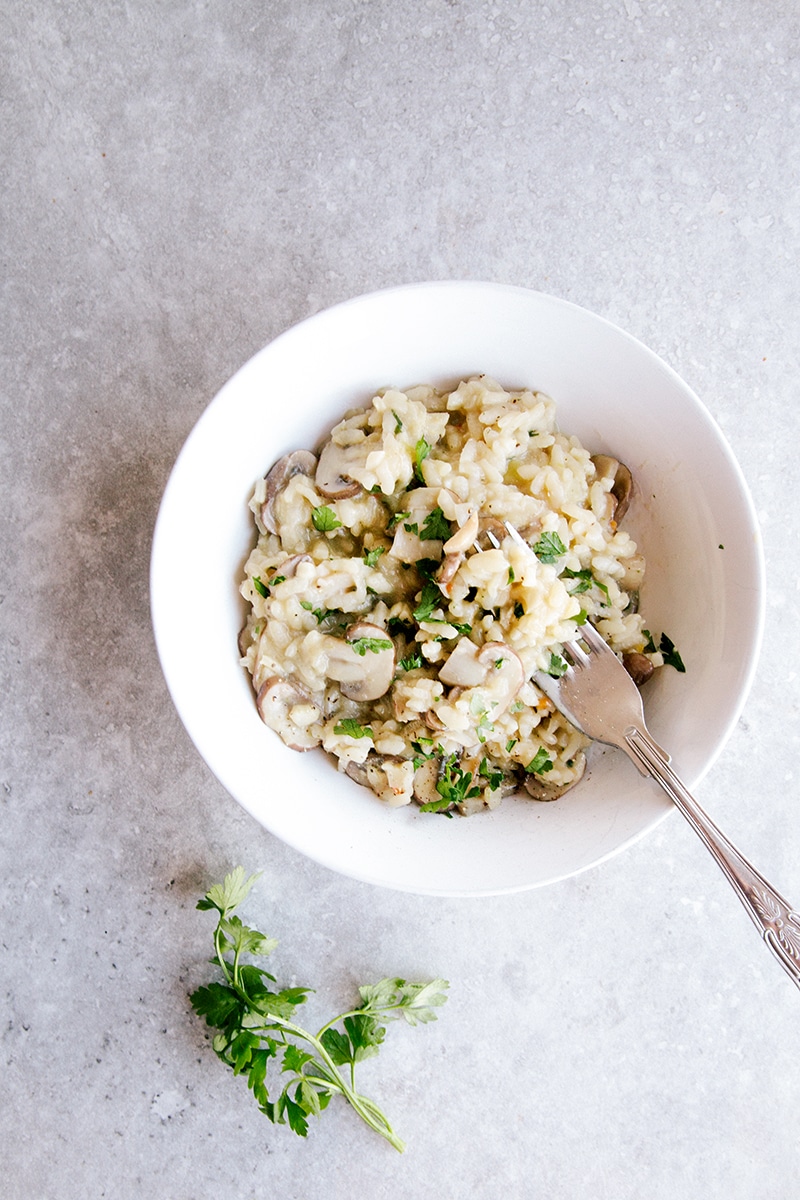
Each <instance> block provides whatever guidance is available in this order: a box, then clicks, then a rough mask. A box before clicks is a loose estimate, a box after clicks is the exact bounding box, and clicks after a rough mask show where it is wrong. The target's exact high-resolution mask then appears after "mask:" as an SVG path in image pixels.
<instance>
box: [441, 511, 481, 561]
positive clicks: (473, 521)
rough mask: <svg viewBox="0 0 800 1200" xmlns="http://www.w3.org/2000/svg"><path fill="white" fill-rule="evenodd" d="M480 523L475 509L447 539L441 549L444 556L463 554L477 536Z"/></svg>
mask: <svg viewBox="0 0 800 1200" xmlns="http://www.w3.org/2000/svg"><path fill="white" fill-rule="evenodd" d="M479 525H480V521H479V518H478V512H477V509H476V510H475V511H474V512H471V513H470V515H469V516H468V517H467V519H466V521H465V522H464V524H463V525H462V526H461V528H460V529H457V530H456V532H455V533H454V534H453V536H452V537H451V538H448V539H447V541H446V542H445V544H444V546H443V547H442V549H443V550H444V552H445V554H464V553H465V551H467V550H469V548H470V546H471V545H472V544H473V542H474V541H475V539H476V537H477V536H478V528H479Z"/></svg>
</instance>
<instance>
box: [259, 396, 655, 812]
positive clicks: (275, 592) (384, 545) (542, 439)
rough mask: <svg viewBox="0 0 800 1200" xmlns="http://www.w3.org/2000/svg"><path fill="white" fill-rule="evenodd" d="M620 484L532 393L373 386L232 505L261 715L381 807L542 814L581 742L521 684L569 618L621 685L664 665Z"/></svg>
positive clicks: (556, 655)
mask: <svg viewBox="0 0 800 1200" xmlns="http://www.w3.org/2000/svg"><path fill="white" fill-rule="evenodd" d="M631 489H632V481H631V476H630V472H629V471H628V469H627V468H626V467H624V466H623V465H622V464H621V463H619V462H617V461H616V459H613V458H610V457H608V456H605V455H592V454H591V453H590V452H589V451H588V450H585V449H584V448H583V446H582V445H581V444H580V442H579V441H578V440H577V439H576V438H574V437H570V436H568V435H566V434H562V433H560V432H558V430H557V428H556V419H555V406H554V403H553V401H552V400H551V399H550V398H549V397H548V396H546V395H543V394H542V393H540V392H534V391H529V390H524V389H523V390H520V391H505V390H504V389H503V388H502V387H501V386H500V385H499V384H498V383H496V382H495V381H494V380H492V379H489V378H486V377H481V378H473V379H468V380H466V381H464V382H462V383H460V384H459V385H458V387H456V388H455V389H454V390H452V391H439V390H436V389H435V388H433V387H428V386H420V387H413V388H410V389H409V390H407V391H405V392H403V391H398V390H395V389H392V388H389V389H386V390H385V391H381V392H379V393H378V394H377V395H376V396H375V397H374V398H373V399H372V402H371V404H370V405H369V406H368V407H366V408H361V409H356V410H353V411H351V412H349V413H348V414H347V416H345V418H344V419H343V420H342V421H340V422H339V424H338V425H337V426H336V427H335V428H334V430H333V431H332V433H331V435H330V437H329V438H328V440H327V441H326V443H325V444H324V446H323V448H322V451H321V453H320V454H319V456H317V455H315V454H312V453H311V452H310V451H307V450H297V451H294V452H293V453H291V454H288V455H286V456H285V457H284V458H282V459H280V460H279V461H278V462H277V463H276V464H275V465H274V466H273V467H272V469H271V470H270V471H269V473H268V474H267V476H266V478H265V479H262V480H260V481H259V483H258V484H257V486H256V489H255V492H254V495H253V497H252V500H251V502H250V507H251V508H252V510H253V513H254V515H255V521H256V525H257V527H258V542H257V545H256V547H255V549H254V550H253V551H252V553H251V554H250V557H249V559H248V561H247V565H246V568H245V571H246V577H245V580H244V582H243V584H242V587H241V592H242V595H243V596H244V598H245V599H246V600H247V602H248V604H249V605H250V606H251V607H250V612H249V615H248V618H247V623H246V625H245V627H244V629H243V630H242V634H241V639H240V650H241V653H242V656H243V658H242V661H243V663H244V665H245V666H246V667H247V670H248V671H249V672H250V674H251V675H252V679H253V686H254V688H255V692H256V704H257V706H258V711H259V713H260V715H261V717H262V719H263V720H264V721H265V723H266V724H267V725H268V726H269V727H270V728H271V729H273V730H275V732H276V733H278V734H279V735H280V736H281V738H282V739H283V741H284V742H285V743H286V744H287V745H288V746H290V747H292V749H295V750H310V749H312V748H314V747H316V746H320V745H321V746H323V747H324V749H325V750H327V751H328V752H329V753H330V754H333V755H335V757H336V758H337V759H338V763H339V769H340V770H343V771H346V772H347V774H348V775H350V776H351V777H352V778H353V779H355V780H357V781H358V782H359V783H362V784H365V785H366V786H367V787H369V788H371V789H372V790H373V791H374V792H375V793H376V794H377V795H378V796H379V797H380V799H382V800H384V801H386V802H387V803H388V804H390V805H403V804H408V803H410V802H411V801H415V802H416V803H417V804H419V805H420V806H421V808H422V809H423V810H425V811H428V812H449V811H458V812H460V813H462V814H469V813H473V812H476V811H478V810H480V809H482V808H493V807H495V806H496V805H497V804H498V803H499V802H500V799H501V797H502V796H503V795H505V794H508V793H509V792H513V791H518V790H520V789H521V788H522V789H524V790H525V791H526V792H527V793H528V794H529V795H530V796H532V797H533V798H534V799H537V800H552V799H555V798H556V797H557V796H559V795H561V794H562V793H563V792H564V791H566V789H567V788H569V787H571V786H572V785H573V784H575V783H576V782H577V781H578V780H579V779H580V778H581V775H582V774H583V771H584V767H585V761H586V760H585V756H584V752H585V750H586V747H587V745H588V740H587V739H586V738H585V737H584V735H583V734H581V733H580V732H579V731H577V730H576V729H575V728H574V727H573V726H571V725H570V724H569V722H568V721H567V720H566V718H565V717H564V716H562V714H561V713H560V712H558V711H557V710H555V709H554V707H553V705H552V703H551V702H550V701H549V700H548V699H547V698H546V697H545V696H544V695H543V693H542V692H541V691H540V690H539V689H538V688H537V687H536V685H535V684H534V683H533V681H532V676H533V674H534V673H535V672H536V671H547V672H549V673H551V674H555V675H559V674H561V673H563V671H564V670H565V669H566V663H565V660H564V659H563V657H562V654H561V651H562V643H563V642H565V641H568V640H570V639H574V638H576V637H578V636H580V626H581V625H582V624H583V622H585V621H587V620H589V621H591V622H592V623H593V624H594V625H596V626H597V629H598V630H599V631H600V633H601V634H602V635H603V637H604V638H605V639H606V641H607V642H608V643H609V644H610V645H611V647H612V648H613V649H614V650H615V651H616V652H617V653H618V654H619V655H620V656H621V657H622V660H623V662H624V663H625V665H626V666H627V667H628V669H629V671H630V673H631V674H632V675H633V676H634V678H635V679H636V680H637V682H642V681H643V680H644V679H645V678H647V676H648V675H649V674H651V673H652V671H653V669H654V667H658V666H661V665H662V663H663V656H662V654H661V653H660V652H659V651H658V650H657V649H656V648H655V646H654V645H653V643H652V641H651V639H650V636H649V634H648V633H647V631H646V630H645V628H644V621H643V618H642V616H641V615H640V614H639V613H638V611H637V608H638V604H637V601H638V590H639V587H640V584H641V582H642V578H643V575H644V560H643V558H642V555H641V554H639V553H638V551H637V548H636V544H635V543H634V542H633V541H632V539H631V537H630V536H629V534H628V533H626V532H625V531H624V530H623V529H621V528H620V522H621V521H622V518H623V517H624V515H625V511H626V510H627V507H628V503H629V499H630V495H631ZM506 522H508V525H510V526H512V527H513V528H512V532H511V533H510V532H509V529H508V526H507V525H506ZM515 531H519V533H520V534H521V538H515V537H514V536H513V533H514V532H515Z"/></svg>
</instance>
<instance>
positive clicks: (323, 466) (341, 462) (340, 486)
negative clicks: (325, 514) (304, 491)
mask: <svg viewBox="0 0 800 1200" xmlns="http://www.w3.org/2000/svg"><path fill="white" fill-rule="evenodd" d="M348 451H349V454H348ZM352 453H353V451H352V447H351V446H348V447H344V446H340V445H338V443H337V442H334V441H328V442H326V443H325V446H324V447H323V449H322V453H321V454H320V456H319V463H318V465H317V474H316V478H315V480H314V482H315V484H316V486H317V491H318V492H321V493H322V495H323V496H325V497H326V498H327V499H328V500H346V499H348V498H349V497H350V496H355V495H357V494H358V493H359V492H360V491H361V484H360V483H357V482H356V481H355V479H351V478H350V477H349V476H348V475H347V470H348V467H349V466H351V465H352V461H353V460H352Z"/></svg>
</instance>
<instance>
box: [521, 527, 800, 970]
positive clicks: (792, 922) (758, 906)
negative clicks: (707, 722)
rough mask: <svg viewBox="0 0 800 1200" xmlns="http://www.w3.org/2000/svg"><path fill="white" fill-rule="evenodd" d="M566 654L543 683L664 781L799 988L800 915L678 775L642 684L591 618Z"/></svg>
mask: <svg viewBox="0 0 800 1200" xmlns="http://www.w3.org/2000/svg"><path fill="white" fill-rule="evenodd" d="M515 532H516V531H515ZM512 536H513V535H512ZM564 651H565V654H566V656H567V658H568V660H569V662H568V666H567V670H566V672H565V673H564V674H563V675H561V676H560V677H559V678H554V677H553V676H552V675H547V674H545V673H544V672H541V671H540V672H537V673H536V675H535V676H534V679H535V681H536V683H537V685H538V686H539V687H540V688H541V690H542V691H543V692H544V693H545V694H546V695H547V696H548V697H549V698H550V700H552V702H553V704H555V706H556V707H557V708H559V709H560V710H561V711H562V712H563V713H564V715H565V716H566V717H567V719H568V720H569V721H571V722H572V724H573V725H576V726H577V728H578V729H580V730H582V731H583V732H584V733H585V734H586V736H587V737H590V738H592V739H593V740H595V741H598V742H605V743H606V744H607V745H609V746H616V747H618V748H619V749H620V750H624V751H625V753H626V754H627V755H628V757H629V758H630V759H631V761H632V762H633V764H634V766H635V767H637V769H638V770H639V771H640V772H641V774H642V775H645V776H649V777H650V778H651V779H655V781H656V783H658V784H660V786H661V787H662V788H663V789H664V791H665V792H666V793H667V795H668V796H669V798H670V800H672V801H673V803H674V804H675V805H676V806H677V808H679V809H680V811H681V812H682V813H683V815H684V817H686V820H687V821H688V822H689V824H690V825H691V826H692V828H693V829H694V831H695V833H697V834H699V836H700V838H701V839H702V840H703V842H704V843H705V845H706V846H707V848H708V849H709V850H710V851H711V853H712V854H713V856H714V858H715V859H716V861H717V863H718V865H719V866H720V867H721V868H722V870H723V871H724V872H725V874H726V875H727V877H728V879H729V881H730V883H731V884H732V885H733V888H734V890H735V891H736V893H737V895H738V896H739V899H740V900H741V901H742V903H743V904H744V906H745V908H746V909H747V912H748V913H749V914H750V917H751V918H752V920H753V922H754V923H755V925H756V928H757V929H758V930H760V932H761V934H762V936H763V938H764V941H765V942H766V943H767V945H768V946H769V948H770V950H772V952H773V954H774V955H775V957H776V958H777V959H778V962H779V963H780V964H781V966H782V967H783V969H784V971H786V973H787V974H788V975H789V977H790V979H792V980H793V981H794V982H795V983H796V984H797V986H798V987H800V913H798V912H797V911H796V910H795V909H793V908H792V907H791V905H790V904H788V903H787V901H786V900H784V899H783V897H782V896H781V895H779V893H778V892H776V891H775V889H774V888H773V887H772V886H771V884H769V883H767V881H766V879H765V878H764V877H763V875H760V874H759V873H758V871H756V869H755V867H753V866H752V865H751V864H750V863H749V862H748V861H747V859H746V858H745V857H744V855H743V854H741V853H740V852H739V850H737V849H736V847H735V846H734V845H733V843H732V842H730V841H729V840H728V838H726V837H725V835H724V833H722V832H721V831H720V830H719V829H718V828H717V826H716V825H715V824H714V822H713V821H712V820H711V818H710V817H709V816H708V815H707V814H706V813H705V812H704V811H703V809H702V808H701V807H700V805H699V804H698V803H697V801H696V800H695V799H694V797H693V796H692V795H691V794H690V792H689V791H688V789H687V788H686V786H685V785H684V784H683V783H682V782H681V780H680V779H679V778H678V776H677V775H676V774H675V772H674V771H673V769H672V767H671V766H670V757H669V755H668V754H667V753H666V751H665V750H662V748H661V747H660V746H659V745H658V744H657V743H656V742H655V741H654V740H653V738H652V737H651V736H650V734H649V732H648V730H647V726H646V725H645V720H644V709H643V708H642V698H641V696H640V695H639V689H638V688H637V686H636V684H635V683H634V682H633V680H632V679H631V677H630V675H629V674H628V672H627V671H626V670H625V668H624V666H623V665H622V663H621V662H620V660H619V659H618V658H617V656H616V654H615V653H614V651H613V650H612V649H611V648H610V647H609V646H608V645H607V644H606V642H605V641H604V640H603V638H602V637H601V635H600V634H599V633H598V632H597V630H596V629H595V628H594V626H593V625H590V624H589V623H588V621H587V623H586V624H585V625H583V626H581V632H580V639H579V640H578V641H574V642H567V643H566V644H565V646H564Z"/></svg>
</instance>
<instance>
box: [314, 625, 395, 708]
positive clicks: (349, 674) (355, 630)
mask: <svg viewBox="0 0 800 1200" xmlns="http://www.w3.org/2000/svg"><path fill="white" fill-rule="evenodd" d="M325 650H326V652H327V655H328V665H327V667H326V670H325V674H326V675H327V676H328V678H329V679H335V680H336V681H337V682H338V683H339V684H340V690H341V693H342V695H343V696H346V697H347V699H348V700H358V701H363V700H377V699H378V697H379V696H383V695H384V694H385V693H386V692H387V691H388V690H389V687H390V686H391V682H392V679H393V678H394V656H395V652H394V643H393V642H392V640H391V638H390V637H389V635H388V634H387V632H386V630H385V629H382V628H381V626H380V625H372V624H371V623H370V622H369V621H357V622H356V623H355V625H351V626H350V628H349V629H348V630H347V631H346V633H345V635H344V639H342V638H335V637H330V636H328V637H326V639H325Z"/></svg>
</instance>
